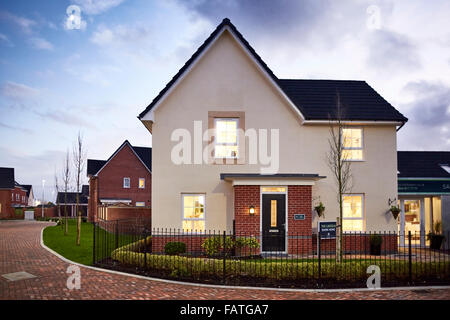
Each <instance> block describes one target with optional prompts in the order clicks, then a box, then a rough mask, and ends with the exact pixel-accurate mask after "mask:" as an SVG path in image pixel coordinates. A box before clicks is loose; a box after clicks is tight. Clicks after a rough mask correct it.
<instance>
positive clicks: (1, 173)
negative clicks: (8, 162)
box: [0, 168, 15, 189]
mask: <svg viewBox="0 0 450 320" xmlns="http://www.w3.org/2000/svg"><path fill="white" fill-rule="evenodd" d="M14 186H15V181H14V168H0V189H13V188H14Z"/></svg>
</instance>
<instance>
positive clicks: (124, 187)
mask: <svg viewBox="0 0 450 320" xmlns="http://www.w3.org/2000/svg"><path fill="white" fill-rule="evenodd" d="M125 179H128V187H127V186H126V185H125ZM122 187H123V189H130V188H131V178H130V177H123V180H122Z"/></svg>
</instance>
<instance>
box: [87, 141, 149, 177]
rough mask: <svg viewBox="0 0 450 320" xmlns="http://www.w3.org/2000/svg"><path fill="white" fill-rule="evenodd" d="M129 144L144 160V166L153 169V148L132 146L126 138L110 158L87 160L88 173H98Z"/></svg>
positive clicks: (140, 158)
mask: <svg viewBox="0 0 450 320" xmlns="http://www.w3.org/2000/svg"><path fill="white" fill-rule="evenodd" d="M125 145H128V146H130V147H131V149H132V150H133V151H134V153H135V154H136V155H137V157H138V158H139V160H141V161H142V163H143V164H144V166H146V167H147V169H148V170H149V171H151V170H152V148H148V147H136V146H132V145H131V144H130V143H129V142H128V140H125V141H124V142H123V143H122V144H121V145H120V147H119V148H117V150H116V151H114V153H113V154H112V155H111V156H110V157H109V158H108V160H95V159H88V161H87V175H88V176H90V175H93V176H94V175H96V174H97V173H98V172H99V171H100V170H101V169H102V168H103V167H104V166H105V165H106V164H107V163H108V162H109V161H110V160H111V159H112V158H114V156H115V155H116V154H117V153H118V152H119V151H120V150H121V149H122V148H123V147H124V146H125Z"/></svg>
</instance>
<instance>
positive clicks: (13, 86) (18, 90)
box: [0, 81, 40, 100]
mask: <svg viewBox="0 0 450 320" xmlns="http://www.w3.org/2000/svg"><path fill="white" fill-rule="evenodd" d="M0 92H1V94H2V95H3V96H5V97H7V98H11V99H13V100H26V99H30V98H34V97H36V96H37V95H39V93H40V91H39V90H38V89H35V88H32V87H29V86H27V85H24V84H21V83H16V82H12V81H6V82H5V83H4V84H3V86H2V87H1V89H0Z"/></svg>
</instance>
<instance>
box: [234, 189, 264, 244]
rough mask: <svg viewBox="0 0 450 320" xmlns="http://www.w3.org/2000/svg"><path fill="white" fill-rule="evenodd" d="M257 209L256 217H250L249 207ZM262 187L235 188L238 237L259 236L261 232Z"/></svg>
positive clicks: (235, 218)
mask: <svg viewBox="0 0 450 320" xmlns="http://www.w3.org/2000/svg"><path fill="white" fill-rule="evenodd" d="M250 206H254V207H255V215H254V216H251V215H249V213H248V211H249V207H250ZM260 213H261V210H260V187H259V186H235V187H234V220H235V230H236V235H237V236H240V235H241V234H242V235H243V236H259V231H260V219H261V218H260Z"/></svg>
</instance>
